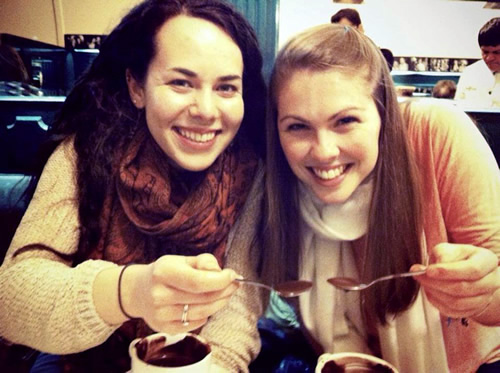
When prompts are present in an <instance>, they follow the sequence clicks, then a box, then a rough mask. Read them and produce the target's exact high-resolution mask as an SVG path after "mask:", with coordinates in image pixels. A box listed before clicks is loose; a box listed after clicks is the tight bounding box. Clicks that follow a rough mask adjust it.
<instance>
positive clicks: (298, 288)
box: [236, 278, 312, 298]
mask: <svg viewBox="0 0 500 373" xmlns="http://www.w3.org/2000/svg"><path fill="white" fill-rule="evenodd" d="M236 281H237V282H240V283H242V284H246V285H253V286H258V287H261V288H264V289H267V290H269V291H274V292H276V293H277V294H278V295H279V296H281V297H283V298H292V297H297V296H299V295H300V294H302V293H304V292H306V291H309V290H310V289H311V288H312V282H311V281H305V280H297V281H286V282H281V283H279V284H277V285H274V286H269V285H266V284H263V283H262V282H257V281H252V280H248V279H246V278H237V279H236Z"/></svg>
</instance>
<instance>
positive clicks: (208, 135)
mask: <svg viewBox="0 0 500 373" xmlns="http://www.w3.org/2000/svg"><path fill="white" fill-rule="evenodd" d="M174 131H176V132H177V134H179V135H180V136H181V137H182V138H184V139H186V140H189V141H191V142H194V143H198V144H206V143H213V140H214V139H215V136H217V134H218V133H220V132H221V131H207V130H204V131H199V130H191V129H187V128H182V127H174Z"/></svg>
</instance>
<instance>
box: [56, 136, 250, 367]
mask: <svg viewBox="0 0 500 373" xmlns="http://www.w3.org/2000/svg"><path fill="white" fill-rule="evenodd" d="M116 164H117V166H116V169H117V170H118V171H117V174H118V176H117V179H116V183H115V185H114V186H113V188H111V190H110V191H109V192H108V194H107V197H106V199H105V202H104V208H103V213H102V214H101V227H102V230H101V240H100V242H99V244H98V246H97V247H96V249H95V250H93V252H92V253H91V255H90V259H103V260H108V261H112V262H115V263H118V264H125V263H131V262H134V263H150V262H152V261H154V260H155V259H157V258H158V257H160V256H162V255H166V254H176V255H197V254H200V253H212V254H214V255H215V256H216V257H217V259H218V260H219V263H220V264H221V265H222V264H223V263H222V262H223V256H224V253H225V246H226V240H227V236H228V234H229V231H230V229H231V227H232V226H233V224H234V222H235V221H236V218H237V216H238V213H239V212H240V211H241V208H242V206H243V204H244V202H245V200H246V197H247V195H248V192H249V189H250V186H251V184H252V179H253V176H254V174H255V170H256V166H257V156H256V154H255V153H254V152H253V151H252V150H251V149H250V147H249V146H246V145H244V144H241V143H236V142H235V143H234V144H232V145H231V146H230V147H229V148H228V149H226V151H225V152H224V153H223V154H221V155H220V156H219V157H218V158H217V160H216V161H215V163H214V164H213V165H212V166H210V167H209V168H208V169H207V170H206V171H203V172H188V171H182V170H179V169H176V168H175V167H173V166H172V164H171V163H170V162H169V161H168V159H167V158H166V157H165V154H164V153H163V151H162V150H161V148H160V147H159V146H158V145H157V144H156V142H155V141H154V139H153V138H152V137H151V135H150V134H149V131H147V129H143V130H140V131H139V132H138V133H137V134H136V135H135V136H134V138H133V140H132V142H131V143H130V145H129V146H128V148H127V149H126V150H125V152H124V155H123V157H122V158H121V160H119V161H118V162H116ZM179 317H180V315H179ZM150 333H152V331H151V329H149V327H148V326H147V325H146V324H145V323H144V322H143V321H142V320H131V321H129V322H127V323H125V324H124V325H123V326H122V327H121V328H120V329H118V331H117V332H115V333H114V334H113V335H112V336H111V337H110V338H109V339H108V340H107V341H106V342H105V343H104V344H102V345H100V346H97V347H95V348H93V349H91V350H88V351H85V352H83V353H81V354H76V355H71V356H68V357H66V358H65V359H64V360H65V363H64V370H65V371H72V372H74V371H80V368H81V367H83V366H85V369H90V370H88V371H94V369H97V368H99V369H98V371H101V369H106V371H108V372H113V371H126V370H127V369H129V366H128V364H129V358H128V352H127V349H128V344H129V343H130V342H131V341H132V340H133V339H134V338H136V337H143V336H145V335H148V334H150ZM103 364H105V366H106V367H105V368H104V365H103Z"/></svg>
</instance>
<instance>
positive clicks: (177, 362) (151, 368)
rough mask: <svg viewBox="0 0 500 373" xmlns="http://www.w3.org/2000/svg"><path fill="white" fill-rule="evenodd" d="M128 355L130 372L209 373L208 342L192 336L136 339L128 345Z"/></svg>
mask: <svg viewBox="0 0 500 373" xmlns="http://www.w3.org/2000/svg"><path fill="white" fill-rule="evenodd" d="M129 354H130V358H131V366H132V367H131V370H130V372H131V373H161V372H164V373H167V372H171V373H188V372H200V373H203V372H208V371H209V369H210V361H211V356H212V353H211V349H210V346H209V345H208V343H207V342H206V341H205V340H204V339H203V338H202V337H200V336H198V335H196V334H192V333H187V334H179V335H168V334H163V333H157V334H152V335H150V336H147V337H145V338H138V339H135V340H134V341H132V343H131V344H130V347H129Z"/></svg>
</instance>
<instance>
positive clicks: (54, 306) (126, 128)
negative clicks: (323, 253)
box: [0, 0, 265, 372]
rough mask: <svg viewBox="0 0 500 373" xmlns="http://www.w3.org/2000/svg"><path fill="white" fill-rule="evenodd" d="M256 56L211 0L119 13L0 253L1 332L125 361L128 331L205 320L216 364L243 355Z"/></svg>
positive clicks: (226, 10)
mask: <svg viewBox="0 0 500 373" xmlns="http://www.w3.org/2000/svg"><path fill="white" fill-rule="evenodd" d="M261 67H262V57H261V54H260V51H259V47H258V43H257V39H256V37H255V33H254V31H253V30H252V28H251V26H250V25H249V24H248V22H247V21H246V20H245V19H244V18H243V17H242V16H241V15H240V14H239V13H237V12H235V11H234V9H233V8H232V7H230V6H228V5H227V4H225V3H224V2H222V1H219V0H147V1H145V2H143V3H141V4H139V5H138V6H137V7H135V8H134V9H132V10H131V11H130V12H129V13H128V14H127V15H126V16H125V17H124V18H123V19H122V21H121V23H120V24H119V25H118V26H117V27H116V28H115V29H114V30H113V31H112V32H111V33H110V35H109V36H108V37H107V38H106V40H105V41H104V43H103V45H102V47H101V50H100V53H99V55H98V57H97V58H96V59H95V61H94V63H93V65H92V66H91V68H90V70H89V71H88V72H87V73H86V74H85V76H84V77H83V78H82V79H81V80H80V81H79V82H78V83H77V84H76V86H75V88H74V89H73V90H72V92H71V93H70V94H69V96H68V97H67V99H66V102H65V104H64V106H63V108H62V111H61V114H60V117H59V119H58V121H57V123H56V125H55V127H54V133H53V135H54V136H53V137H54V138H55V139H56V140H57V143H56V145H57V147H55V150H54V151H53V152H52V154H51V155H50V158H49V159H48V162H47V163H46V165H45V168H44V170H43V173H42V174H41V177H40V179H39V182H38V186H37V190H36V192H35V193H34V196H33V199H32V201H31V203H30V205H29V207H28V209H27V212H26V214H25V216H24V218H23V220H22V222H21V224H20V226H19V228H18V230H17V232H16V235H15V237H14V238H13V240H12V244H11V246H10V248H9V251H8V253H7V256H6V259H5V261H4V263H3V265H2V267H1V272H0V288H1V291H0V292H1V294H2V296H1V298H2V301H1V303H0V335H1V336H2V337H3V338H5V339H7V340H9V341H11V342H13V343H17V344H23V345H27V346H30V347H32V348H35V349H37V350H40V351H43V352H47V353H51V354H58V355H61V356H62V357H61V359H60V363H61V367H62V368H63V369H65V370H67V371H79V370H82V371H106V372H113V371H121V372H123V371H125V370H127V369H128V367H129V359H128V352H127V348H128V347H127V346H128V344H129V343H130V341H132V339H134V338H136V337H138V336H144V335H147V334H149V333H152V332H153V331H162V332H166V333H170V334H176V333H182V332H187V331H190V330H197V329H199V328H202V330H201V334H202V335H204V336H205V337H206V339H207V340H208V341H209V343H210V344H211V346H212V349H213V353H214V370H217V369H220V370H223V371H231V372H233V371H245V370H247V365H248V363H249V362H250V360H251V359H252V358H253V356H254V355H255V354H256V352H257V351H256V349H258V337H259V336H258V333H257V330H256V318H257V317H258V314H259V312H260V302H259V298H258V296H257V294H256V293H253V292H252V290H250V289H240V290H239V291H238V292H237V293H236V294H235V295H234V296H232V295H233V293H234V292H235V291H236V290H237V288H238V286H237V285H236V284H235V283H234V279H235V278H236V277H237V276H238V275H243V276H253V271H254V269H253V259H252V258H254V257H255V255H251V254H250V245H251V241H252V239H251V237H252V234H253V229H254V226H253V225H252V224H248V223H247V222H242V221H241V219H240V217H241V216H242V214H243V212H244V211H252V209H257V208H258V204H256V203H254V201H256V200H258V198H257V197H258V193H259V191H258V190H256V189H255V188H252V181H253V180H259V178H260V177H261V176H262V172H261V171H260V167H259V158H260V156H261V155H262V152H261V150H260V149H259V144H262V143H263V140H262V139H261V138H260V136H262V135H263V132H264V131H263V113H264V106H265V105H264V103H263V100H264V98H265V85H264V83H263V78H262V75H261ZM229 242H232V245H231V247H230V245H229ZM226 267H227V268H226ZM222 268H226V269H222ZM229 268H231V269H229ZM209 318H210V321H208V322H207V320H208V319H209ZM227 325H231V328H228V327H227Z"/></svg>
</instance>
